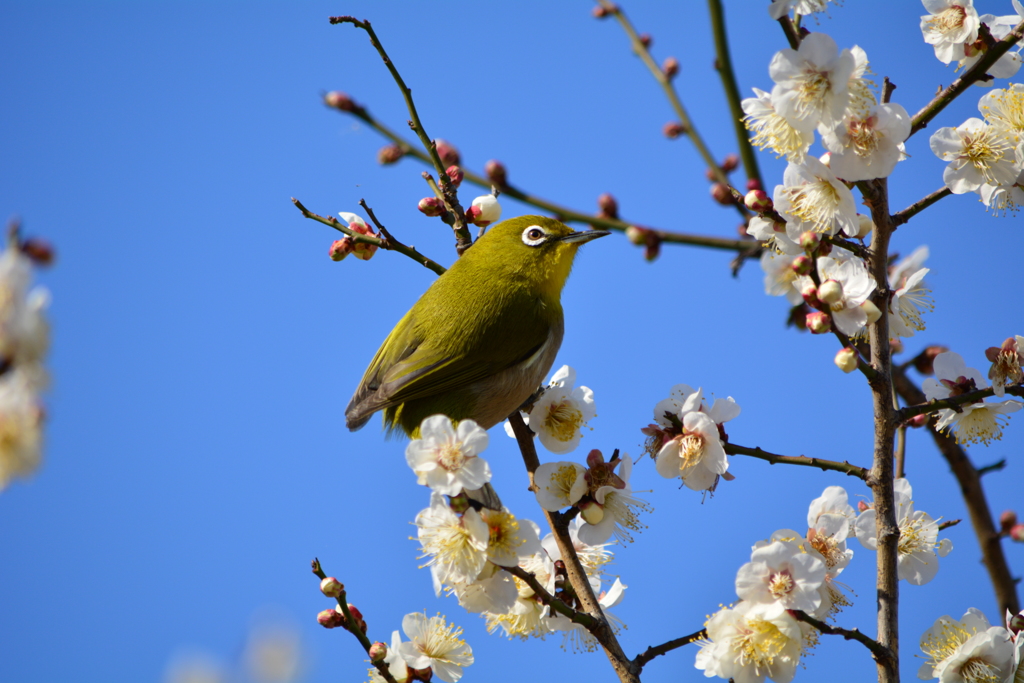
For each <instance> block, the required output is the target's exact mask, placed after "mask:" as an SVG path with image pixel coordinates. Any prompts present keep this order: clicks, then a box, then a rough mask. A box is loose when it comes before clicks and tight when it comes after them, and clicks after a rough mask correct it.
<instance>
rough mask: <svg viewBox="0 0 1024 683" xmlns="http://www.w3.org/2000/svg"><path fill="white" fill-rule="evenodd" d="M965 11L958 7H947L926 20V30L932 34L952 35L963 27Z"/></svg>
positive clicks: (965, 16)
mask: <svg viewBox="0 0 1024 683" xmlns="http://www.w3.org/2000/svg"><path fill="white" fill-rule="evenodd" d="M966 18H967V10H965V9H964V8H963V7H961V6H960V5H953V6H951V7H948V8H946V9H944V10H942V11H941V12H939V13H938V14H936V15H935V16H934V17H932V18H931V19H929V20H928V28H929V30H931V31H932V32H934V33H942V34H946V33H952V32H953V31H957V30H959V29H960V27H962V26H963V25H964V19H966Z"/></svg>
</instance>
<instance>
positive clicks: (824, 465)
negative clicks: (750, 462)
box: [723, 443, 868, 480]
mask: <svg viewBox="0 0 1024 683" xmlns="http://www.w3.org/2000/svg"><path fill="white" fill-rule="evenodd" d="M723 445H724V448H725V452H726V453H728V454H729V455H748V456H750V457H751V458H757V459H758V460H764V461H766V462H768V463H771V464H772V465H777V464H782V465H800V466H802V467H817V468H818V469H820V470H822V471H823V472H827V471H829V470H831V471H833V472H842V473H843V474H848V475H849V476H851V477H857V478H858V479H864V480H866V479H867V476H868V471H867V470H866V469H864V468H863V467H858V466H857V465H851V464H850V463H848V462H845V461H844V462H837V461H835V460H823V459H822V458H809V457H807V456H805V455H778V454H776V453H769V452H768V451H765V450H763V449H761V448H748V447H746V446H740V445H737V444H734V443H726V444H723Z"/></svg>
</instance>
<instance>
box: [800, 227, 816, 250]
mask: <svg viewBox="0 0 1024 683" xmlns="http://www.w3.org/2000/svg"><path fill="white" fill-rule="evenodd" d="M799 244H800V248H801V249H803V250H804V251H806V252H807V253H810V252H812V251H814V250H815V249H817V248H818V245H819V244H821V235H819V234H818V233H816V232H814V231H813V230H807V231H805V232H802V233H800V238H799Z"/></svg>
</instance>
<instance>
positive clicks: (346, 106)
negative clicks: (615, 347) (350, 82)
mask: <svg viewBox="0 0 1024 683" xmlns="http://www.w3.org/2000/svg"><path fill="white" fill-rule="evenodd" d="M324 104H326V105H327V106H328V107H331V108H332V109H337V110H338V111H355V109H356V103H355V102H353V101H352V98H351V97H349V96H348V95H346V94H345V93H343V92H338V91H337V90H332V91H331V92H329V93H327V94H326V95H324Z"/></svg>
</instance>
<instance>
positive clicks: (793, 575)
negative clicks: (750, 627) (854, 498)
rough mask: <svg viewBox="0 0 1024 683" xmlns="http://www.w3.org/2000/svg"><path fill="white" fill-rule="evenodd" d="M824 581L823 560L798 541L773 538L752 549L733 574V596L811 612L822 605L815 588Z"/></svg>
mask: <svg viewBox="0 0 1024 683" xmlns="http://www.w3.org/2000/svg"><path fill="white" fill-rule="evenodd" d="M824 581H825V563H824V562H822V561H821V560H819V559H818V558H817V557H815V556H813V555H811V554H809V553H806V552H804V551H803V549H802V548H801V547H800V545H799V544H798V543H795V542H791V541H781V540H779V541H774V542H772V543H770V544H768V545H765V546H761V547H759V548H755V549H754V551H753V552H752V553H751V554H750V562H748V563H746V564H745V565H743V566H742V567H740V569H739V571H738V572H737V573H736V595H738V596H739V597H740V598H741V599H743V600H749V601H750V602H759V603H777V604H778V605H780V606H782V607H783V608H784V609H798V610H803V611H805V612H810V613H814V612H815V610H817V609H818V606H819V605H820V604H821V595H820V594H819V593H818V589H819V588H820V587H821V584H822V583H823V582H824Z"/></svg>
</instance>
